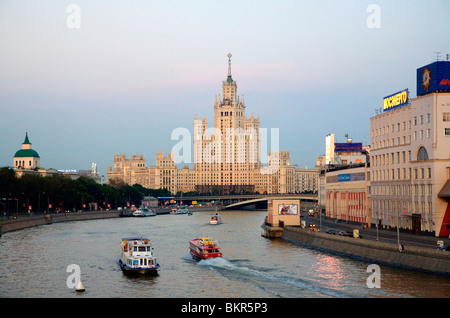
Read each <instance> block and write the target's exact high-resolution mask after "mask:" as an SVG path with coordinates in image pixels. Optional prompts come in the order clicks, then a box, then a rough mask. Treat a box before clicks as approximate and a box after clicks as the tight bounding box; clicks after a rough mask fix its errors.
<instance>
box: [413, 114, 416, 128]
mask: <svg viewBox="0 0 450 318" xmlns="http://www.w3.org/2000/svg"><path fill="white" fill-rule="evenodd" d="M413 125H414V126H415V125H417V117H416V116H414V119H413Z"/></svg>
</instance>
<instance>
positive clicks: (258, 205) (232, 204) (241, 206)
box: [158, 194, 317, 210]
mask: <svg viewBox="0 0 450 318" xmlns="http://www.w3.org/2000/svg"><path fill="white" fill-rule="evenodd" d="M158 199H159V200H174V201H175V202H177V203H178V204H181V202H183V204H187V205H189V204H192V202H193V201H194V202H195V201H197V202H198V203H201V202H212V201H214V202H215V203H216V204H218V205H219V206H220V207H221V209H222V210H260V209H267V202H268V200H270V199H296V200H300V205H301V206H304V207H306V208H313V207H314V205H315V204H317V194H234V195H233V194H232V195H202V196H186V197H185V196H177V197H175V196H174V197H159V198H158Z"/></svg>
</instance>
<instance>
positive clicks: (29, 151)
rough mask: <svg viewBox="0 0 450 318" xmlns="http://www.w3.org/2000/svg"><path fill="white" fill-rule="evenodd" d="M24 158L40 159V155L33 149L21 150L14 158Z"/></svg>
mask: <svg viewBox="0 0 450 318" xmlns="http://www.w3.org/2000/svg"><path fill="white" fill-rule="evenodd" d="M19 157H20V158H24V157H33V158H40V157H39V154H38V153H37V152H36V151H35V150H33V149H20V150H18V151H17V152H16V154H15V155H14V158H19Z"/></svg>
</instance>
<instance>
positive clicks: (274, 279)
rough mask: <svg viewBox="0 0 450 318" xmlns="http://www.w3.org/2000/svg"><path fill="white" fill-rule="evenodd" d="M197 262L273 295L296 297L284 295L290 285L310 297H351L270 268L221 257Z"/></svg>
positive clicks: (314, 282) (317, 283)
mask: <svg viewBox="0 0 450 318" xmlns="http://www.w3.org/2000/svg"><path fill="white" fill-rule="evenodd" d="M197 264H198V265H199V266H204V267H207V268H209V269H211V270H215V271H216V272H217V273H218V274H220V275H222V276H224V277H226V278H229V279H236V280H240V281H246V282H248V283H251V284H253V285H255V286H257V287H259V288H260V289H262V290H264V291H265V292H269V293H271V294H272V295H274V296H275V297H298V296H297V295H294V294H293V295H289V296H285V291H286V287H290V288H289V290H291V291H292V292H294V291H293V290H292V287H295V288H298V289H299V292H300V293H301V294H303V293H302V292H301V291H302V290H303V291H304V290H307V291H309V294H310V296H311V297H323V296H325V297H327V296H328V297H336V298H348V297H352V295H349V294H347V293H344V292H342V291H339V290H334V289H331V288H328V287H326V286H324V285H322V284H320V282H317V281H308V280H305V279H302V278H299V277H291V276H283V275H274V274H271V273H270V272H269V271H271V270H268V269H257V268H250V267H247V266H241V265H239V264H236V263H235V262H232V261H230V260H227V259H225V258H222V257H218V258H214V259H207V260H201V261H199V262H198V263H197ZM325 284H326V282H325ZM278 290H279V292H278Z"/></svg>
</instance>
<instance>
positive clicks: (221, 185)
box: [194, 53, 260, 193]
mask: <svg viewBox="0 0 450 318" xmlns="http://www.w3.org/2000/svg"><path fill="white" fill-rule="evenodd" d="M259 155H260V153H259V116H258V117H257V118H254V117H253V115H252V116H251V117H249V118H247V116H246V114H245V102H244V96H242V99H239V96H238V93H237V83H236V81H234V80H233V78H232V75H231V54H230V53H229V54H228V75H227V79H226V80H225V81H223V82H222V95H220V94H219V96H217V95H216V96H215V100H214V128H208V127H207V120H206V118H204V119H199V118H198V117H195V118H194V169H195V170H196V171H198V183H197V190H198V191H201V192H208V191H209V192H211V191H213V189H214V191H216V192H217V191H219V192H221V193H228V192H230V191H233V192H237V193H239V192H243V191H248V192H253V191H254V190H255V186H254V173H255V170H256V169H259V162H260V161H259V160H260V159H259V158H260V156H259Z"/></svg>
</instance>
